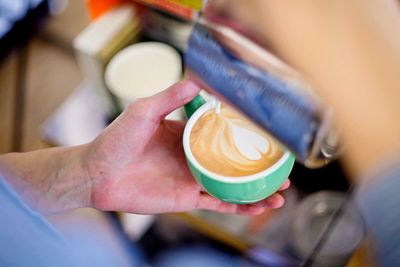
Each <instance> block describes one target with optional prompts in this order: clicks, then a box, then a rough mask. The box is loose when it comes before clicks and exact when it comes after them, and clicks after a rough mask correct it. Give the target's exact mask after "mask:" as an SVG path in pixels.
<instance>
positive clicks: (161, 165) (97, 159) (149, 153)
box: [88, 81, 290, 215]
mask: <svg viewBox="0 0 400 267" xmlns="http://www.w3.org/2000/svg"><path fill="white" fill-rule="evenodd" d="M198 92H199V88H198V87H197V86H196V85H195V84H193V83H191V82H188V81H184V82H180V83H178V84H176V85H174V86H171V87H170V88H168V89H167V90H165V91H163V92H161V93H159V94H157V95H155V96H153V97H149V98H144V99H138V100H137V101H135V102H134V103H133V104H131V105H130V106H129V107H128V108H127V109H126V110H125V111H124V113H122V114H121V116H120V117H118V118H117V119H116V120H115V121H114V122H113V123H112V124H111V125H110V126H109V127H108V128H107V129H105V130H104V132H103V133H102V134H101V135H100V136H99V137H98V138H96V139H95V140H94V141H93V142H92V143H90V144H89V146H88V151H89V153H88V162H89V164H88V166H89V173H90V177H91V180H92V183H93V186H92V194H91V202H92V203H91V204H92V206H93V207H95V208H98V209H101V210H115V211H124V212H132V213H141V214H151V213H162V212H182V211H189V210H193V209H208V210H215V211H219V212H227V213H240V214H250V215H254V214H259V213H262V212H263V211H264V210H265V209H266V208H267V207H269V208H278V207H280V206H282V205H283V203H284V199H283V197H282V196H281V195H280V194H278V193H277V194H274V195H273V196H271V197H269V198H267V199H265V200H263V201H261V202H259V203H257V204H252V205H235V204H230V203H226V202H223V201H220V200H218V199H216V198H214V197H212V196H210V195H208V194H207V193H205V192H204V191H203V190H202V187H201V186H200V185H199V184H198V183H197V182H196V181H195V180H194V178H193V177H192V175H191V174H190V171H189V169H188V168H187V165H186V162H185V156H184V152H183V147H182V134H183V129H184V126H185V124H184V122H182V121H170V120H165V116H166V115H168V114H169V113H170V112H172V111H173V110H175V109H177V108H179V107H181V106H182V105H184V104H185V103H187V102H189V101H190V100H192V99H193V98H194V97H195V96H196V95H197V94H198ZM289 185H290V182H289V180H287V181H286V182H285V184H284V185H283V186H282V188H281V190H284V189H287V188H288V187H289Z"/></svg>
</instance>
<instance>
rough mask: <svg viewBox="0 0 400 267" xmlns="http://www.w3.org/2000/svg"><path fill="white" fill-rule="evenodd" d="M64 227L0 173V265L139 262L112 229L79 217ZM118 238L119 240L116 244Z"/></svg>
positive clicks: (99, 266)
mask: <svg viewBox="0 0 400 267" xmlns="http://www.w3.org/2000/svg"><path fill="white" fill-rule="evenodd" d="M64 227H65V228H66V229H65V230H66V231H64V232H63V234H61V233H60V232H59V231H57V229H55V228H54V227H53V226H52V225H51V224H50V223H49V222H48V221H47V220H46V218H44V217H43V216H42V215H41V214H39V213H37V212H35V211H33V210H32V209H31V208H30V207H29V206H28V205H27V204H26V203H25V202H24V200H22V199H21V198H20V197H19V196H18V194H16V193H15V192H14V191H13V189H12V188H11V187H10V186H9V185H8V184H7V183H6V181H5V180H3V179H2V178H1V176H0V266H1V267H3V266H7V267H26V266H29V267H53V266H57V267H64V266H65V267H71V266H73V267H86V266H96V267H110V266H113V267H114V266H118V267H119V266H138V264H136V262H139V260H138V259H137V258H138V253H137V252H136V251H133V246H129V247H128V244H125V243H123V242H122V241H123V240H120V238H118V237H115V238H111V237H109V235H111V234H112V233H108V232H107V233H103V232H101V230H102V229H101V228H99V227H98V226H96V225H95V226H93V225H87V223H82V222H80V221H73V222H69V224H68V225H64ZM65 234H67V235H65ZM119 241H120V243H121V244H118V245H115V243H119ZM112 244H114V246H112ZM117 249H121V251H116V250H117ZM128 249H129V251H128ZM128 253H129V254H128ZM133 253H136V254H135V255H133ZM130 255H132V256H135V261H133V258H132V261H130V260H131V258H128V257H129V256H130Z"/></svg>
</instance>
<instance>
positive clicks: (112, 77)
mask: <svg viewBox="0 0 400 267" xmlns="http://www.w3.org/2000/svg"><path fill="white" fill-rule="evenodd" d="M181 64H182V62H181V58H180V55H179V54H178V52H177V51H176V50H175V49H174V48H172V47H171V46H169V45H166V44H163V43H159V42H143V43H137V44H134V45H131V46H129V47H127V48H125V49H123V50H121V51H120V52H118V53H117V54H116V55H115V56H114V57H113V58H112V59H111V61H110V63H109V64H108V65H107V68H106V71H105V82H106V85H107V87H108V88H109V90H110V91H111V92H112V93H113V94H114V95H115V96H116V97H117V98H118V100H119V102H120V104H121V105H122V107H124V108H125V107H126V106H127V105H128V104H129V103H131V102H132V101H134V100H135V99H137V98H141V97H148V96H151V95H154V94H156V93H158V92H160V91H162V90H164V89H166V88H168V87H169V86H171V85H173V84H174V83H176V82H178V81H179V80H180V79H181V75H182V65H181Z"/></svg>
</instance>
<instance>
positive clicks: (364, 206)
mask: <svg viewBox="0 0 400 267" xmlns="http://www.w3.org/2000/svg"><path fill="white" fill-rule="evenodd" d="M368 176H369V177H366V178H368V179H366V180H367V181H370V182H367V183H365V184H362V185H361V186H360V187H359V188H358V190H357V192H356V201H357V204H358V205H359V207H360V209H361V212H362V214H363V216H364V218H365V221H366V224H367V228H368V229H369V232H370V234H371V237H372V239H373V243H374V247H375V251H376V255H375V256H376V260H377V263H378V266H384V267H393V266H400V160H396V161H392V162H391V163H389V164H385V165H384V166H380V167H379V168H377V169H375V170H374V171H373V172H371V173H369V174H368Z"/></svg>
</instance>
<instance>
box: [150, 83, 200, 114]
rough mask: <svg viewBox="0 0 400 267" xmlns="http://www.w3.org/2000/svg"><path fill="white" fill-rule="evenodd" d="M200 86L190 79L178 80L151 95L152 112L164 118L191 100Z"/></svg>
mask: <svg viewBox="0 0 400 267" xmlns="http://www.w3.org/2000/svg"><path fill="white" fill-rule="evenodd" d="M199 92H200V87H199V86H198V85H197V84H196V83H194V82H192V81H189V80H185V81H181V82H178V83H176V84H174V85H172V86H170V87H168V88H167V89H166V90H164V91H162V92H160V93H158V94H156V95H154V96H152V97H150V98H149V99H148V101H149V102H151V108H152V113H153V114H154V115H155V116H156V117H158V118H161V119H162V118H164V117H165V116H167V115H168V114H169V113H171V112H172V111H174V110H176V109H177V108H179V107H181V106H183V105H185V104H187V103H188V102H190V101H191V100H192V99H193V98H194V97H195V96H196V95H197V94H198V93H199Z"/></svg>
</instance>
